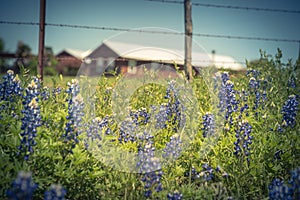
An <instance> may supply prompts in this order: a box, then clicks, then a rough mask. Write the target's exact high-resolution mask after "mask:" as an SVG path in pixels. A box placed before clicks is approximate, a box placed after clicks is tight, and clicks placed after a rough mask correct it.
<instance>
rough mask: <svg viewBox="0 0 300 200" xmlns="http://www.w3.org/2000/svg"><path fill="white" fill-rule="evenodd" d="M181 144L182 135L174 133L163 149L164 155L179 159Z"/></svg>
mask: <svg viewBox="0 0 300 200" xmlns="http://www.w3.org/2000/svg"><path fill="white" fill-rule="evenodd" d="M181 144H182V141H181V139H180V136H179V135H178V134H175V135H172V136H171V137H170V141H169V142H167V144H166V147H165V148H164V149H163V154H162V156H163V157H164V158H169V159H170V158H172V159H177V158H178V157H179V156H180V153H181Z"/></svg>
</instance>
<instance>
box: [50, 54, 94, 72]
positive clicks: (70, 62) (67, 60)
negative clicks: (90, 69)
mask: <svg viewBox="0 0 300 200" xmlns="http://www.w3.org/2000/svg"><path fill="white" fill-rule="evenodd" d="M89 53H90V51H89V50H88V51H81V50H74V49H64V50H62V51H61V52H59V53H58V54H57V55H56V56H55V57H56V59H57V61H58V63H57V65H56V71H57V72H58V73H60V74H63V75H76V74H77V71H78V70H79V68H80V66H81V64H82V60H83V58H85V57H86V56H87V55H88V54H89Z"/></svg>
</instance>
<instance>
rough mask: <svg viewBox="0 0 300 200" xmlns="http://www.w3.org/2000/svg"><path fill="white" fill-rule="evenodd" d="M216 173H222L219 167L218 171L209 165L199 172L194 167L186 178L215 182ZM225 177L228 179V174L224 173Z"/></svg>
mask: <svg viewBox="0 0 300 200" xmlns="http://www.w3.org/2000/svg"><path fill="white" fill-rule="evenodd" d="M215 173H221V168H220V167H219V166H218V167H216V169H214V168H212V167H211V166H209V165H208V164H207V163H204V164H203V165H202V169H201V171H200V172H198V171H197V170H196V169H195V167H194V166H192V168H191V170H190V171H189V172H188V173H185V176H186V177H190V178H191V180H192V181H195V180H203V181H211V180H213V178H214V176H215ZM222 176H223V177H227V176H228V174H227V173H226V172H224V171H223V174H222Z"/></svg>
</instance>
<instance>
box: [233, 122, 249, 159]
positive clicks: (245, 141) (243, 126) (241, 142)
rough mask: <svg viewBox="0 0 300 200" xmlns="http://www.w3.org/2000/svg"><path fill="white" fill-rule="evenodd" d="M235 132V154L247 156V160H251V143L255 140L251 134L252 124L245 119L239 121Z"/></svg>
mask: <svg viewBox="0 0 300 200" xmlns="http://www.w3.org/2000/svg"><path fill="white" fill-rule="evenodd" d="M235 132H236V134H235V137H236V141H235V142H234V145H235V147H234V150H235V151H234V154H235V155H236V156H238V155H243V156H246V160H247V162H250V159H249V156H250V150H251V148H250V145H251V144H252V140H253V137H252V136H251V132H252V126H251V125H250V124H249V122H248V121H246V120H243V121H242V122H239V123H238V125H237V127H236V130H235Z"/></svg>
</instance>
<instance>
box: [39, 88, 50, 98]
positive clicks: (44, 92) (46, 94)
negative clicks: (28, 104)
mask: <svg viewBox="0 0 300 200" xmlns="http://www.w3.org/2000/svg"><path fill="white" fill-rule="evenodd" d="M40 95H41V97H42V100H47V99H49V97H50V92H49V88H48V87H46V86H45V87H43V89H42V91H41V94H40Z"/></svg>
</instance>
